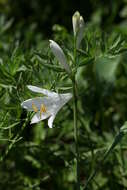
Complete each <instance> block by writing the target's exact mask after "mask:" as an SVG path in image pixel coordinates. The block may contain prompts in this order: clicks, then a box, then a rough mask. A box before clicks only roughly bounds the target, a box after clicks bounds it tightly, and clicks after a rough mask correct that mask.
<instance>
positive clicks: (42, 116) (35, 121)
mask: <svg viewBox="0 0 127 190" xmlns="http://www.w3.org/2000/svg"><path fill="white" fill-rule="evenodd" d="M49 116H50V115H49V114H48V113H46V114H45V113H43V114H41V116H40V113H39V112H38V113H36V114H35V115H34V116H33V117H32V120H31V124H33V123H38V122H39V121H42V120H44V119H47V118H48V117H49Z"/></svg>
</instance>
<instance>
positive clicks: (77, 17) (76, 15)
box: [72, 11, 80, 36]
mask: <svg viewBox="0 0 127 190" xmlns="http://www.w3.org/2000/svg"><path fill="white" fill-rule="evenodd" d="M79 20H80V13H79V12H78V11H76V12H75V13H74V15H73V17H72V25H73V32H74V36H76V34H77V32H78V30H79Z"/></svg>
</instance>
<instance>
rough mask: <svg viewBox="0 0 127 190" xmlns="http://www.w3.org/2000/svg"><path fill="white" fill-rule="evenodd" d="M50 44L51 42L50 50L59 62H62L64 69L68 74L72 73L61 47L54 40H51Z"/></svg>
mask: <svg viewBox="0 0 127 190" xmlns="http://www.w3.org/2000/svg"><path fill="white" fill-rule="evenodd" d="M49 42H50V48H51V50H52V52H53V54H54V55H55V57H56V58H57V59H58V61H59V62H60V64H61V65H62V67H63V68H64V69H65V70H66V71H67V73H70V72H71V70H70V67H69V65H68V64H67V59H66V56H65V54H64V52H63V50H62V49H61V47H60V46H59V45H58V44H57V43H56V42H54V41H53V40H49Z"/></svg>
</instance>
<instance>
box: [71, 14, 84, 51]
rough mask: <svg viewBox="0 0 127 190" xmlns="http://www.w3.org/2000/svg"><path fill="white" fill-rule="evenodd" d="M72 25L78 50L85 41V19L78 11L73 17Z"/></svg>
mask: <svg viewBox="0 0 127 190" xmlns="http://www.w3.org/2000/svg"><path fill="white" fill-rule="evenodd" d="M72 25H73V32H74V36H76V48H79V46H80V43H81V41H82V39H83V32H84V19H83V17H82V16H80V13H79V12H78V11H76V12H75V13H74V15H73V17H72Z"/></svg>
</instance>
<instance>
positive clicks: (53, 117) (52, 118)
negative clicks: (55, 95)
mask: <svg viewBox="0 0 127 190" xmlns="http://www.w3.org/2000/svg"><path fill="white" fill-rule="evenodd" d="M55 116H56V115H55V114H54V115H52V116H51V117H50V118H49V119H48V126H49V128H52V127H53V121H54V119H55Z"/></svg>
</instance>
